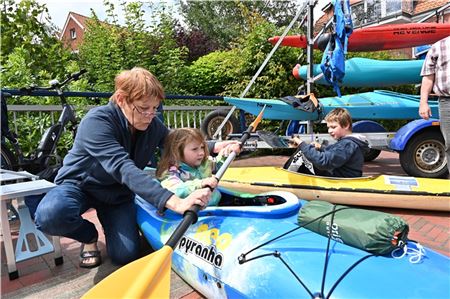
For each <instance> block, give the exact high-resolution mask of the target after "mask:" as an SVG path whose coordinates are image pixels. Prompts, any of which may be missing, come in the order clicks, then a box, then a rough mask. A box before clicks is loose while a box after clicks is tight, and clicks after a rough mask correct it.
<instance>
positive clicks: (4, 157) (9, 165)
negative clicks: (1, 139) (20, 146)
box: [1, 143, 17, 170]
mask: <svg viewBox="0 0 450 299" xmlns="http://www.w3.org/2000/svg"><path fill="white" fill-rule="evenodd" d="M1 150H2V151H1V168H2V169H7V170H14V165H17V162H16V161H17V160H16V158H15V157H14V155H13V153H12V152H11V151H10V150H9V149H8V148H7V147H6V146H5V145H4V144H3V143H2V148H1Z"/></svg>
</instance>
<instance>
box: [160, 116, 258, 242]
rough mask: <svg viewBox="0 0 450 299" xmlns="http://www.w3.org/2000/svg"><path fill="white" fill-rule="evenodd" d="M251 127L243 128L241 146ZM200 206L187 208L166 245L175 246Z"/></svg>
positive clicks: (231, 155)
mask: <svg viewBox="0 0 450 299" xmlns="http://www.w3.org/2000/svg"><path fill="white" fill-rule="evenodd" d="M253 127H254V126H253V124H252V125H250V126H249V127H248V128H247V130H245V132H244V133H242V136H241V140H240V143H241V147H242V145H243V144H244V143H245V141H247V139H248V138H249V137H250V134H251V132H252V131H253ZM235 156H236V154H235V153H234V152H232V153H231V154H230V156H229V158H230V159H227V160H226V161H225V163H224V164H223V165H222V167H220V169H219V170H218V171H217V173H220V174H223V173H224V172H225V170H226V169H227V168H228V166H229V165H230V164H231V162H232V160H234V157H235ZM229 160H230V161H229ZM216 177H217V176H216ZM221 178H222V175H220V177H217V179H218V180H220V179H221ZM200 208H201V207H200V206H199V205H193V206H192V207H191V208H190V209H189V210H187V211H186V212H184V214H183V220H182V221H181V222H180V224H179V225H178V227H177V228H176V229H175V231H174V232H173V233H172V235H171V236H170V238H169V240H167V242H166V245H167V246H170V247H171V248H172V249H175V246H177V243H178V241H180V240H181V238H182V237H183V235H184V233H185V232H186V231H187V229H188V228H189V226H191V224H194V223H196V222H197V218H198V216H197V213H198V211H200Z"/></svg>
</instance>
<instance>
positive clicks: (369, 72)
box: [293, 58, 423, 87]
mask: <svg viewBox="0 0 450 299" xmlns="http://www.w3.org/2000/svg"><path fill="white" fill-rule="evenodd" d="M422 65H423V60H375V59H368V58H350V59H348V60H346V61H345V76H344V79H343V80H342V84H340V85H341V86H347V87H382V86H397V85H403V84H419V83H420V82H421V81H422V77H421V76H420V70H421V69H422ZM293 73H294V76H296V74H297V73H298V76H299V77H300V78H302V79H304V80H306V77H307V66H306V65H304V66H301V67H298V66H296V67H295V68H294V70H293ZM313 74H314V76H317V75H319V74H322V70H321V69H320V65H314V67H313ZM296 77H297V76H296ZM315 83H317V84H322V85H330V84H329V83H328V82H327V81H326V80H325V79H324V78H323V77H322V78H321V79H319V80H317V81H315Z"/></svg>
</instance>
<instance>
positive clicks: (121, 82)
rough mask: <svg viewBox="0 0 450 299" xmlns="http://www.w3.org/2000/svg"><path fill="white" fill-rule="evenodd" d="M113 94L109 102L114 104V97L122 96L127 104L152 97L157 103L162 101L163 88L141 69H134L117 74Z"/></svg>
mask: <svg viewBox="0 0 450 299" xmlns="http://www.w3.org/2000/svg"><path fill="white" fill-rule="evenodd" d="M114 85H115V88H114V94H113V95H112V96H111V100H112V101H113V102H116V95H117V94H118V93H120V94H122V95H123V96H124V97H125V99H126V102H127V103H133V102H134V101H135V100H139V99H141V98H142V97H152V98H156V99H158V100H159V101H161V100H162V99H164V88H163V87H162V85H161V83H160V82H159V81H158V79H157V78H156V77H155V76H154V75H153V74H152V73H150V72H149V71H147V70H146V69H144V68H141V67H134V68H132V69H131V70H125V71H122V72H121V73H119V74H118V75H117V76H116V78H115V79H114Z"/></svg>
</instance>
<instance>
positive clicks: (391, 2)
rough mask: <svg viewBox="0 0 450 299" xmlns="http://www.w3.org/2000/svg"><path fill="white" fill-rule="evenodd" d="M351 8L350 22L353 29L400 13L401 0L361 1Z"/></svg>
mask: <svg viewBox="0 0 450 299" xmlns="http://www.w3.org/2000/svg"><path fill="white" fill-rule="evenodd" d="M351 8H352V20H353V25H354V26H355V27H359V26H365V25H368V24H373V23H376V22H379V21H380V20H382V19H384V18H389V16H392V15H395V14H398V13H401V12H402V2H401V0H363V1H360V2H357V3H355V4H354V5H352V6H351Z"/></svg>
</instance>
